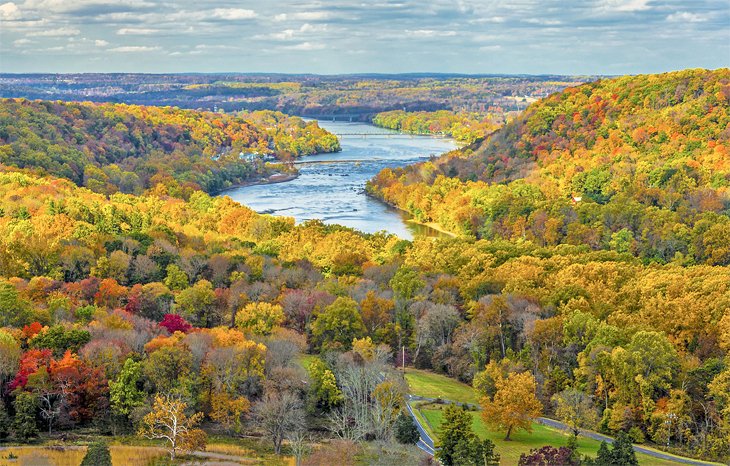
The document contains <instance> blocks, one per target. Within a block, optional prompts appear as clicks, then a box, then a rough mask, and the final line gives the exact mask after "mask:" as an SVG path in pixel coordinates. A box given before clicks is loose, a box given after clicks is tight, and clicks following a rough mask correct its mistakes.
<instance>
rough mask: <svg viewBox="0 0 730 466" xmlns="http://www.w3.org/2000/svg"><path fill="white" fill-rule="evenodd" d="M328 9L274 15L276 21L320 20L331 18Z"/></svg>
mask: <svg viewBox="0 0 730 466" xmlns="http://www.w3.org/2000/svg"><path fill="white" fill-rule="evenodd" d="M330 16H331V15H330V13H329V12H328V11H301V12H299V13H281V14H278V15H276V16H274V21H287V20H300V21H320V20H323V19H327V18H330Z"/></svg>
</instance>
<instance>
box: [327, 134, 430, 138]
mask: <svg viewBox="0 0 730 466" xmlns="http://www.w3.org/2000/svg"><path fill="white" fill-rule="evenodd" d="M332 134H334V135H335V136H337V138H338V139H342V136H353V137H361V138H371V137H372V138H393V137H398V138H413V137H415V136H420V137H423V136H430V137H434V138H437V137H443V135H442V134H432V133H332Z"/></svg>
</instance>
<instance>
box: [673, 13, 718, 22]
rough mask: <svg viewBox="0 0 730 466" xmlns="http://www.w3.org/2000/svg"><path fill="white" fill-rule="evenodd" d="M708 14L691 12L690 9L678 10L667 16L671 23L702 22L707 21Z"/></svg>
mask: <svg viewBox="0 0 730 466" xmlns="http://www.w3.org/2000/svg"><path fill="white" fill-rule="evenodd" d="M707 19H708V17H707V16H706V15H701V14H698V13H690V12H688V11H678V12H676V13H672V14H671V15H669V16H667V21H669V22H670V23H702V22H705V21H707Z"/></svg>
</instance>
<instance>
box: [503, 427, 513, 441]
mask: <svg viewBox="0 0 730 466" xmlns="http://www.w3.org/2000/svg"><path fill="white" fill-rule="evenodd" d="M510 435H512V426H509V427H507V436H506V437H505V438H504V439H505V440H506V441H508V442H509V441H510V440H512V439H511V438H509V436H510Z"/></svg>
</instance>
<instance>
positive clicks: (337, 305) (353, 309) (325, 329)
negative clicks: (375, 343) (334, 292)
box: [312, 297, 365, 350]
mask: <svg viewBox="0 0 730 466" xmlns="http://www.w3.org/2000/svg"><path fill="white" fill-rule="evenodd" d="M364 332H365V326H364V325H363V323H362V317H361V316H360V313H359V311H358V307H357V302H356V301H355V300H353V299H352V298H345V297H339V298H337V299H336V300H335V302H334V303H332V304H330V305H329V306H327V307H326V308H325V309H324V311H322V312H321V313H320V314H319V315H318V316H317V319H316V320H315V321H314V323H313V324H312V337H313V339H314V341H315V343H316V344H317V345H318V346H319V347H320V348H321V349H323V350H326V349H337V348H342V349H349V348H350V346H351V345H352V340H353V339H354V338H358V337H360V336H362V335H363V333H364Z"/></svg>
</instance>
